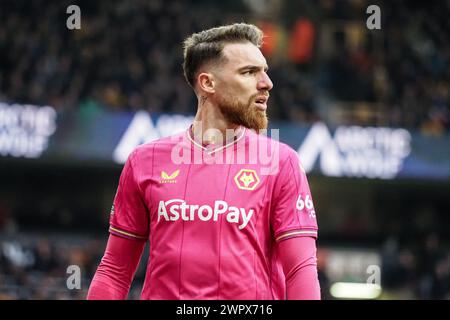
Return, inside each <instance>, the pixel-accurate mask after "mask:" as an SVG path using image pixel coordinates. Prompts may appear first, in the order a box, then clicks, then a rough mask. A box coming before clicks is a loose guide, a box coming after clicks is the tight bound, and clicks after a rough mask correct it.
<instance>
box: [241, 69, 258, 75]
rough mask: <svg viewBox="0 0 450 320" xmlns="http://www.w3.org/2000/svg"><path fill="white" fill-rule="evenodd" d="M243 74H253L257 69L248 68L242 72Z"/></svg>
mask: <svg viewBox="0 0 450 320" xmlns="http://www.w3.org/2000/svg"><path fill="white" fill-rule="evenodd" d="M242 74H245V75H252V74H255V70H246V71H244V72H242Z"/></svg>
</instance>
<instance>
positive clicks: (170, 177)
mask: <svg viewBox="0 0 450 320" xmlns="http://www.w3.org/2000/svg"><path fill="white" fill-rule="evenodd" d="M179 174H180V169H178V170H176V171H174V172H173V173H172V174H170V175H169V174H168V173H167V172H165V171H161V179H162V180H161V181H160V183H175V182H176V180H174V179H175V178H176V177H178V175H179Z"/></svg>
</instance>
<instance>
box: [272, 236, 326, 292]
mask: <svg viewBox="0 0 450 320" xmlns="http://www.w3.org/2000/svg"><path fill="white" fill-rule="evenodd" d="M278 250H279V258H280V261H281V264H282V266H283V271H284V274H285V277H286V290H287V299H288V300H320V285H319V280H318V275H317V258H316V239H314V238H313V237H294V238H290V239H286V240H283V241H280V242H279V244H278Z"/></svg>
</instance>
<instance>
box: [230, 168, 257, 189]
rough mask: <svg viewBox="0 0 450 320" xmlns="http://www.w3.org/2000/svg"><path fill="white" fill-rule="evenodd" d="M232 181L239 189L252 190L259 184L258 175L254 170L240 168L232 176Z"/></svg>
mask: <svg viewBox="0 0 450 320" xmlns="http://www.w3.org/2000/svg"><path fill="white" fill-rule="evenodd" d="M234 182H235V183H236V186H237V187H238V188H239V189H242V190H254V189H255V188H256V186H257V185H258V184H259V177H258V175H257V174H256V171H255V170H250V169H241V170H239V172H238V173H237V174H236V175H235V176H234Z"/></svg>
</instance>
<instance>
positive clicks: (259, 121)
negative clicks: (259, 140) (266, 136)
mask: <svg viewBox="0 0 450 320" xmlns="http://www.w3.org/2000/svg"><path fill="white" fill-rule="evenodd" d="M260 95H261V93H257V94H254V95H252V96H251V97H250V98H249V99H248V102H247V103H242V102H240V101H239V100H238V99H236V98H233V97H225V96H224V97H220V99H219V100H218V106H219V110H220V111H221V112H222V114H223V115H224V117H225V119H226V120H227V121H228V122H230V123H233V124H236V125H240V126H244V127H246V128H248V129H253V130H255V131H256V132H259V131H260V130H263V129H267V124H268V122H269V120H268V118H267V114H266V111H262V110H259V109H258V108H257V107H256V106H255V105H254V104H253V103H254V100H255V98H256V97H258V96H260Z"/></svg>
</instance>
